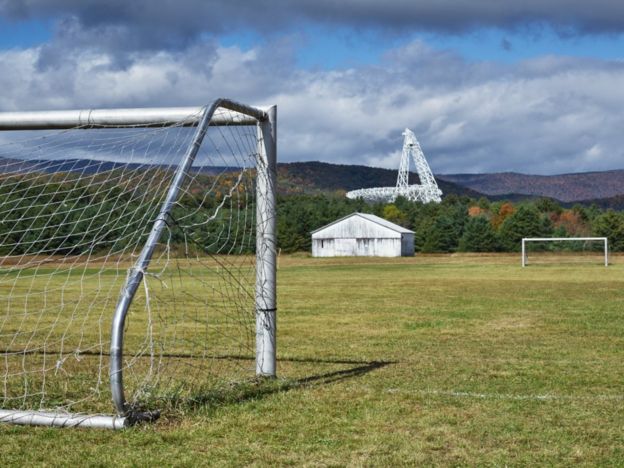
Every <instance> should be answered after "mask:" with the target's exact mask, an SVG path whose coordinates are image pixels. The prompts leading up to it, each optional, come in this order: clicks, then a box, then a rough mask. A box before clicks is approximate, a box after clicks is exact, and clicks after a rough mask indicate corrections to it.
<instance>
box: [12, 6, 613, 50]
mask: <svg viewBox="0 0 624 468" xmlns="http://www.w3.org/2000/svg"><path fill="white" fill-rule="evenodd" d="M0 15H2V16H4V17H7V18H13V19H24V18H33V17H37V18H41V17H47V18H59V17H60V18H63V17H64V18H66V17H74V18H76V19H77V20H78V21H79V22H80V24H81V25H82V26H83V28H85V30H91V31H102V30H103V29H106V28H128V29H129V30H131V31H134V32H135V33H136V36H137V37H139V36H140V37H144V38H149V40H150V41H151V42H153V43H154V44H157V43H163V42H169V43H171V44H175V43H178V44H179V43H186V42H188V41H189V40H193V39H195V38H197V37H198V36H199V35H201V34H202V33H206V32H208V33H217V34H219V33H224V32H229V31H232V30H234V29H239V30H240V29H252V30H255V31H261V32H265V33H266V32H271V31H276V30H284V29H289V28H290V29H292V28H293V27H294V25H296V24H298V22H300V21H301V20H304V21H305V20H308V21H311V22H316V23H324V24H335V25H344V26H347V27H373V28H382V29H385V30H388V31H403V32H404V31H406V30H410V31H411V30H414V29H427V30H435V31H442V32H465V31H467V30H471V29H473V28H479V27H499V28H517V27H524V26H526V25H528V24H536V23H538V24H539V23H543V24H549V25H551V26H553V27H554V28H555V29H558V30H560V31H561V32H562V33H571V32H577V33H611V32H622V31H624V4H623V3H619V2H613V1H612V0H593V1H591V2H588V1H587V0H549V1H544V0H524V1H522V2H518V1H515V0H499V1H492V0H471V1H462V2H458V1H456V0H436V1H430V0H386V1H383V2H380V1H379V0H342V1H340V2H336V1H335V0H297V1H292V0H256V1H253V2H252V1H248V0H159V1H157V2H155V1H153V0H133V1H126V0H90V1H83V0H0Z"/></svg>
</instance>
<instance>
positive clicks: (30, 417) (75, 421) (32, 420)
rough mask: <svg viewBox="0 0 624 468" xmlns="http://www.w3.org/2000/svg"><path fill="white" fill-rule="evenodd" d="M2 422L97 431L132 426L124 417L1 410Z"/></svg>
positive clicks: (128, 419) (0, 418)
mask: <svg viewBox="0 0 624 468" xmlns="http://www.w3.org/2000/svg"><path fill="white" fill-rule="evenodd" d="M0 422H2V423H10V424H19V425H22V426H50V427H89V428H97V429H124V428H126V427H129V426H131V425H132V424H131V423H132V422H131V420H130V418H127V417H124V416H106V415H101V414H98V415H90V414H70V413H52V412H45V411H16V410H0Z"/></svg>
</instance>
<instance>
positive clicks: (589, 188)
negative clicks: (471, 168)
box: [436, 170, 624, 205]
mask: <svg viewBox="0 0 624 468" xmlns="http://www.w3.org/2000/svg"><path fill="white" fill-rule="evenodd" d="M436 178H437V179H438V181H441V180H445V181H447V182H453V183H456V184H459V185H462V186H464V187H466V188H470V189H472V190H476V191H478V192H481V193H484V194H486V195H489V196H491V195H498V196H500V195H503V194H506V193H516V194H524V195H533V196H541V197H549V198H554V199H557V200H560V201H563V202H576V201H587V200H598V199H607V198H612V197H617V196H618V195H623V194H624V170H613V171H603V172H582V173H576V174H561V175H551V176H539V175H527V174H518V173H516V172H500V173H493V174H443V175H437V176H436ZM619 198H620V199H621V198H622V197H619ZM613 201H614V202H616V200H613ZM605 203H606V202H605ZM616 204H617V203H616ZM618 205H619V204H618Z"/></svg>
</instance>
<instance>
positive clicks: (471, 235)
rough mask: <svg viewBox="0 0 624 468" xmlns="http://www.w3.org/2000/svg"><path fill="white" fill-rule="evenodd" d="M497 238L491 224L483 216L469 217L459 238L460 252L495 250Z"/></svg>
mask: <svg viewBox="0 0 624 468" xmlns="http://www.w3.org/2000/svg"><path fill="white" fill-rule="evenodd" d="M497 249H498V239H497V238H496V232H495V231H494V229H493V228H492V224H491V223H490V222H489V221H488V220H487V219H486V218H484V217H483V216H477V217H474V218H470V219H469V220H468V222H467V223H466V226H465V228H464V233H463V235H462V237H461V239H460V240H459V251H460V252H495V251H496V250H497Z"/></svg>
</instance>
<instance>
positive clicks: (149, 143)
mask: <svg viewBox="0 0 624 468" xmlns="http://www.w3.org/2000/svg"><path fill="white" fill-rule="evenodd" d="M0 130H1V131H0V358H1V360H0V387H1V390H0V391H1V392H2V393H1V396H2V398H1V405H0V421H1V422H10V423H17V424H36V425H51V426H83V427H106V428H121V427H125V426H128V425H131V424H133V423H135V422H137V421H141V420H150V419H154V418H156V417H158V414H159V411H160V410H163V409H167V408H172V409H173V408H179V407H184V405H187V404H188V405H191V406H192V405H197V404H201V403H202V402H210V401H218V399H219V398H225V397H226V396H224V393H227V392H228V391H232V389H234V391H235V390H236V387H237V386H240V385H247V384H251V383H252V382H254V381H255V378H256V376H275V374H276V232H275V226H276V216H275V209H276V208H275V203H276V199H275V197H276V108H275V107H270V108H267V109H260V108H255V107H250V106H247V105H243V104H240V103H236V102H234V101H231V100H227V99H218V100H216V101H214V102H213V103H212V104H211V105H209V106H206V107H197V108H159V109H117V110H103V109H102V110H87V111H53V112H17V113H3V114H0ZM111 402H112V406H111Z"/></svg>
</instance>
